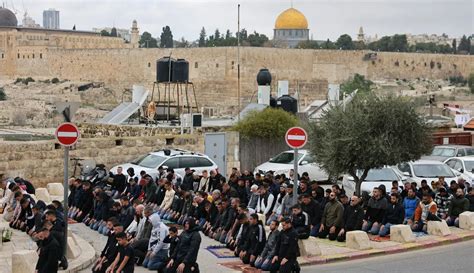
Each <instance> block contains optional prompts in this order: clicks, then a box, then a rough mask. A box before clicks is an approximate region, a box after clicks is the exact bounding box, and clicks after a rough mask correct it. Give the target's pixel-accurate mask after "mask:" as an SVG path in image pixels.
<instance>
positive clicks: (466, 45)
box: [458, 35, 471, 54]
mask: <svg viewBox="0 0 474 273" xmlns="http://www.w3.org/2000/svg"><path fill="white" fill-rule="evenodd" d="M458 51H459V53H463V54H467V53H469V52H471V37H469V38H467V37H466V35H463V36H462V38H461V41H460V42H459V46H458Z"/></svg>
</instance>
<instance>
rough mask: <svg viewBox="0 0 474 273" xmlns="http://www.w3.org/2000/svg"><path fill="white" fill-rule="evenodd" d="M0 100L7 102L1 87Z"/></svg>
mask: <svg viewBox="0 0 474 273" xmlns="http://www.w3.org/2000/svg"><path fill="white" fill-rule="evenodd" d="M1 100H7V95H6V94H5V89H4V88H3V87H0V101H1Z"/></svg>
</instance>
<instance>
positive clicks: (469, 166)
mask: <svg viewBox="0 0 474 273" xmlns="http://www.w3.org/2000/svg"><path fill="white" fill-rule="evenodd" d="M464 165H466V171H468V172H472V171H473V170H474V160H473V161H464Z"/></svg>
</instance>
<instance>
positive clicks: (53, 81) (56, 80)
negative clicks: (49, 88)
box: [51, 78, 59, 84]
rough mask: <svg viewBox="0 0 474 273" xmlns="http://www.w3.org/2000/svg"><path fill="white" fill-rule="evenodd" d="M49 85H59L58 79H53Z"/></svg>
mask: <svg viewBox="0 0 474 273" xmlns="http://www.w3.org/2000/svg"><path fill="white" fill-rule="evenodd" d="M51 83H54V84H56V83H59V79H58V78H53V79H52V80H51Z"/></svg>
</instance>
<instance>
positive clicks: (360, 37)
mask: <svg viewBox="0 0 474 273" xmlns="http://www.w3.org/2000/svg"><path fill="white" fill-rule="evenodd" d="M357 41H359V42H364V41H365V34H364V29H363V28H362V27H360V28H359V34H358V35H357Z"/></svg>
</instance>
